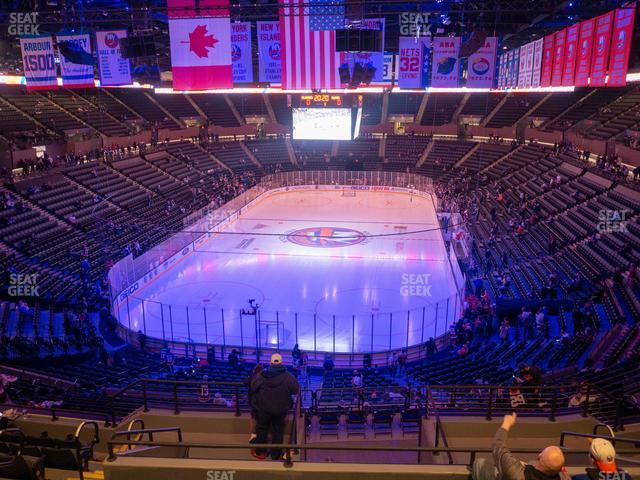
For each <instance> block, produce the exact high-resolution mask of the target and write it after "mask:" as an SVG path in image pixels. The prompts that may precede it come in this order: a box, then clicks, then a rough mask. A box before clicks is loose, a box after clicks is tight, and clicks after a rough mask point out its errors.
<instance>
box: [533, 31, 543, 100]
mask: <svg viewBox="0 0 640 480" xmlns="http://www.w3.org/2000/svg"><path fill="white" fill-rule="evenodd" d="M543 51H544V38H541V39H540V40H536V41H535V42H533V69H532V71H531V86H532V87H533V88H538V87H539V86H540V74H541V72H542V54H543Z"/></svg>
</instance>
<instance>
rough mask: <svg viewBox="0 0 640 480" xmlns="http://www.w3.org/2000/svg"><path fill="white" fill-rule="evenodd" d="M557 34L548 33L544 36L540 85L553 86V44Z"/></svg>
mask: <svg viewBox="0 0 640 480" xmlns="http://www.w3.org/2000/svg"><path fill="white" fill-rule="evenodd" d="M554 41H555V35H554V34H551V35H547V36H546V37H544V47H543V53H542V70H541V71H540V86H541V87H549V86H551V72H552V67H553V44H554Z"/></svg>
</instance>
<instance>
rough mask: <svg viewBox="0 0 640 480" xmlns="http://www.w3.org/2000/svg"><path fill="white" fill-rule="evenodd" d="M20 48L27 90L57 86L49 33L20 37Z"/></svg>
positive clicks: (51, 38) (48, 88) (51, 41)
mask: <svg viewBox="0 0 640 480" xmlns="http://www.w3.org/2000/svg"><path fill="white" fill-rule="evenodd" d="M20 48H21V50H22V65H23V69H24V77H25V80H26V83H27V91H31V90H50V89H54V88H57V87H58V78H57V76H56V63H55V60H54V58H53V37H52V36H51V35H42V36H40V35H38V36H24V37H20Z"/></svg>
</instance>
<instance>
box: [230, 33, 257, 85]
mask: <svg viewBox="0 0 640 480" xmlns="http://www.w3.org/2000/svg"><path fill="white" fill-rule="evenodd" d="M231 62H232V66H231V69H232V76H233V83H251V82H253V64H252V62H251V22H235V23H232V24H231Z"/></svg>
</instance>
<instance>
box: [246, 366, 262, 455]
mask: <svg viewBox="0 0 640 480" xmlns="http://www.w3.org/2000/svg"><path fill="white" fill-rule="evenodd" d="M263 370H264V367H263V366H262V364H261V363H258V364H257V365H256V366H255V367H253V370H252V371H251V373H250V374H249V376H248V377H247V378H246V379H245V380H244V382H243V383H244V385H245V386H246V387H247V400H248V401H249V406H250V407H251V412H250V413H251V416H250V418H249V443H255V441H256V438H257V436H256V425H257V421H258V411H257V410H256V409H255V407H254V406H253V393H254V392H253V390H252V389H251V384H252V383H253V381H254V380H255V379H256V378H257V377H258V375H260V374H261V373H262V371H263Z"/></svg>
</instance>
